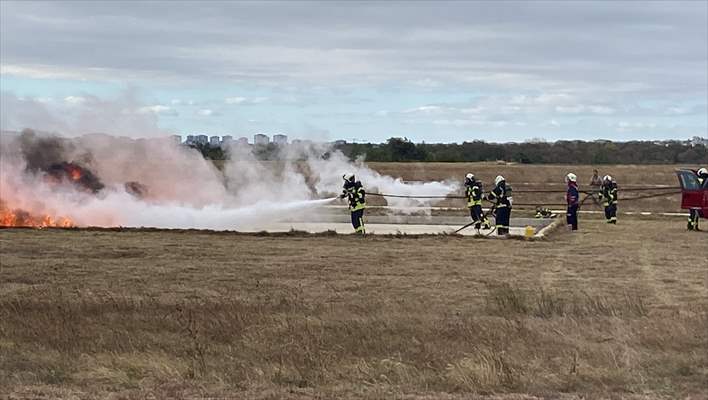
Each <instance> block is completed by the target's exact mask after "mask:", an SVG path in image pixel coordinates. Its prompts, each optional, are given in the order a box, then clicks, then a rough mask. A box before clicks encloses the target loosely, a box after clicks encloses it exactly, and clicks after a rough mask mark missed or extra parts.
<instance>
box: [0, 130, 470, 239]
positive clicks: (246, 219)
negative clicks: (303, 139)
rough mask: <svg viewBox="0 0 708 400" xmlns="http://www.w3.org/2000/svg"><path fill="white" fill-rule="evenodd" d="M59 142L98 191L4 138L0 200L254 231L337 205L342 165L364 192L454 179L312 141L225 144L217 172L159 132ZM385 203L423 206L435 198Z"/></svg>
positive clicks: (75, 216) (12, 205)
mask: <svg viewBox="0 0 708 400" xmlns="http://www.w3.org/2000/svg"><path fill="white" fill-rule="evenodd" d="M65 144H68V145H66V146H64V147H63V148H62V149H61V150H62V151H61V153H62V157H63V160H62V161H66V162H75V163H79V164H81V165H82V166H84V167H86V168H87V169H88V170H90V171H92V172H93V173H94V174H95V175H97V176H98V178H99V179H100V180H101V181H102V183H103V184H104V185H105V187H104V188H103V189H102V190H100V191H99V192H98V193H91V192H87V191H82V190H77V188H76V187H75V186H74V185H73V184H71V183H68V182H64V183H60V184H57V183H56V182H51V181H48V180H47V179H46V176H45V175H44V174H43V172H41V171H34V172H33V171H31V168H29V169H28V168H27V160H26V156H23V153H22V147H21V145H20V140H19V138H16V139H14V140H3V141H2V142H0V155H1V157H0V184H1V185H2V191H1V192H0V202H1V203H2V204H0V208H2V206H4V207H5V208H7V209H16V208H17V209H22V210H25V211H27V212H30V213H32V214H40V215H44V214H46V215H52V216H55V217H67V218H70V219H71V220H72V221H74V223H75V224H76V225H78V226H105V227H109V226H125V227H141V226H143V227H158V228H209V229H233V230H254V229H255V230H258V229H261V228H262V229H265V227H267V226H268V225H269V224H272V223H274V222H277V221H281V220H284V219H287V218H290V217H291V216H292V215H294V214H297V215H300V216H302V215H309V216H310V217H312V218H317V217H318V215H317V214H318V212H319V211H321V207H322V206H323V205H327V204H340V205H344V204H345V202H343V201H340V202H335V200H336V199H334V198H333V197H334V196H335V195H337V194H339V193H340V192H341V190H342V183H343V180H342V175H343V174H344V173H354V174H355V175H356V177H357V179H358V180H360V181H361V182H362V184H363V185H364V187H365V188H366V190H367V192H381V193H387V194H398V195H413V196H444V195H446V194H448V193H451V192H453V191H456V190H457V185H456V184H454V183H445V182H426V183H405V182H403V181H402V180H401V179H397V178H393V177H390V176H384V175H381V174H379V173H377V172H376V171H374V170H372V169H370V168H368V167H367V166H366V165H365V163H364V162H363V161H361V160H359V161H357V162H351V161H350V160H348V159H347V158H346V157H345V156H344V155H343V154H341V153H340V152H337V151H334V152H331V151H329V150H330V149H328V148H327V147H326V146H319V145H308V146H289V147H287V148H284V149H282V150H281V151H280V153H279V154H277V156H276V157H275V160H271V161H261V160H259V159H258V158H257V157H256V156H255V155H254V154H253V151H252V150H251V148H250V147H243V146H242V147H239V146H234V147H231V148H230V149H228V152H227V153H228V155H229V159H228V161H226V162H225V164H224V166H223V169H222V170H219V169H218V168H216V167H215V166H214V164H213V163H212V162H211V161H208V160H205V159H204V158H203V157H202V156H201V154H200V153H199V152H198V151H196V150H195V149H191V148H188V147H185V146H181V145H178V144H176V143H174V142H173V141H171V140H169V139H166V138H163V139H130V138H125V137H115V136H109V135H88V136H81V137H78V138H74V139H71V140H69V141H68V142H66V143H65ZM35 150H37V149H35ZM38 151H40V152H41V151H42V148H41V146H39V148H38ZM127 182H138V183H139V184H140V185H141V187H144V188H145V189H146V191H145V193H142V195H141V196H135V195H134V193H133V194H130V193H129V192H128V190H127V189H126V187H125V183H127ZM387 201H388V204H389V205H394V206H412V205H417V206H429V205H431V204H433V203H434V202H435V201H436V200H435V199H396V198H389V199H387ZM342 213H346V211H345V210H342ZM322 214H324V213H322Z"/></svg>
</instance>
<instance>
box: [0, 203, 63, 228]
mask: <svg viewBox="0 0 708 400" xmlns="http://www.w3.org/2000/svg"><path fill="white" fill-rule="evenodd" d="M0 226H2V227H29V228H49V227H54V228H71V227H73V226H76V225H75V224H74V222H73V221H72V220H71V219H69V218H66V217H58V218H55V217H52V216H51V215H32V214H30V213H28V212H27V211H24V210H20V209H15V210H9V209H6V208H2V209H0Z"/></svg>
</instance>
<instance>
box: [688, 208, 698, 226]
mask: <svg viewBox="0 0 708 400" xmlns="http://www.w3.org/2000/svg"><path fill="white" fill-rule="evenodd" d="M699 217H700V215H699V213H698V210H697V209H695V208H692V209H691V210H690V212H689V214H688V230H689V231H697V230H698V219H699Z"/></svg>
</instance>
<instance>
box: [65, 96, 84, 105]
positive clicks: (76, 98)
mask: <svg viewBox="0 0 708 400" xmlns="http://www.w3.org/2000/svg"><path fill="white" fill-rule="evenodd" d="M64 101H65V102H67V103H69V104H82V103H84V102H86V98H85V97H81V96H67V97H64Z"/></svg>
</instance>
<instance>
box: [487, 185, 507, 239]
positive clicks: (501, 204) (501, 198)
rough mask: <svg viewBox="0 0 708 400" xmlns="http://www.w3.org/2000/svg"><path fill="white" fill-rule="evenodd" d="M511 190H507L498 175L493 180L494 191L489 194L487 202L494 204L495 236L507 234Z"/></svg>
mask: <svg viewBox="0 0 708 400" xmlns="http://www.w3.org/2000/svg"><path fill="white" fill-rule="evenodd" d="M510 189H511V188H507V186H506V181H505V180H504V177H503V176H501V175H499V176H497V177H496V178H494V190H492V191H491V192H489V195H488V196H487V200H489V201H491V202H493V203H494V219H495V220H496V227H497V235H507V234H509V220H510V219H511V203H512V199H511V193H510V192H511V190H510Z"/></svg>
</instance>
